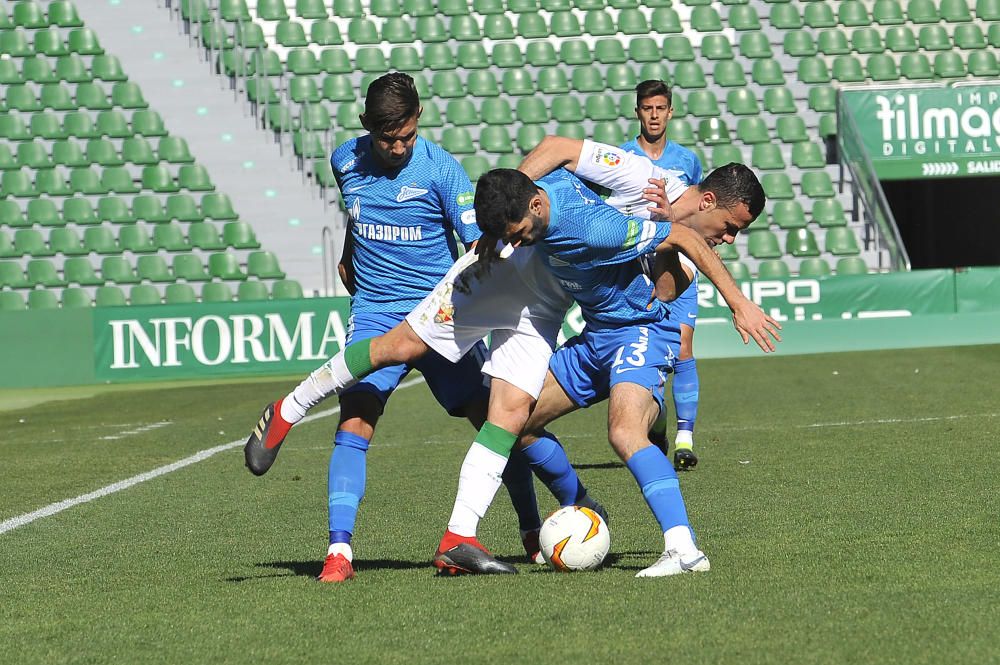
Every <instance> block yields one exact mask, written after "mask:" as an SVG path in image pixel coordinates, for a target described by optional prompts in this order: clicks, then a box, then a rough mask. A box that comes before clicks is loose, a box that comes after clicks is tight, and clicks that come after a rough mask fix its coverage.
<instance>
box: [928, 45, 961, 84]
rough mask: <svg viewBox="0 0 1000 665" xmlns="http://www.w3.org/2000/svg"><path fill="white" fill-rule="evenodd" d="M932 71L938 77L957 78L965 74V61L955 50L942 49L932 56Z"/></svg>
mask: <svg viewBox="0 0 1000 665" xmlns="http://www.w3.org/2000/svg"><path fill="white" fill-rule="evenodd" d="M934 73H935V74H936V75H937V76H938V77H940V78H959V77H963V76H965V74H966V70H965V61H964V59H963V58H962V56H961V55H960V54H959V53H956V52H955V51H942V52H941V53H938V54H937V55H936V56H934Z"/></svg>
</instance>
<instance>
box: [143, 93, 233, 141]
mask: <svg viewBox="0 0 1000 665" xmlns="http://www.w3.org/2000/svg"><path fill="white" fill-rule="evenodd" d="M248 84H249V83H248ZM132 131H133V132H135V133H136V134H138V135H140V136H145V137H147V138H149V137H153V136H166V135H167V130H166V128H164V126H163V118H161V117H160V114H159V113H157V112H156V111H151V110H148V109H143V110H141V111H136V112H135V113H133V114H132Z"/></svg>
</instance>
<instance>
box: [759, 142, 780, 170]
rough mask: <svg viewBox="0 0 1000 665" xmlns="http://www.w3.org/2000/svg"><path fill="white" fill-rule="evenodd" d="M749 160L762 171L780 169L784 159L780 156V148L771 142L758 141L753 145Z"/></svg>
mask: <svg viewBox="0 0 1000 665" xmlns="http://www.w3.org/2000/svg"><path fill="white" fill-rule="evenodd" d="M751 162H752V163H753V166H754V168H757V169H760V170H762V171H774V170H782V169H784V168H785V160H784V158H783V157H782V156H781V148H779V147H778V146H777V145H775V144H773V143H758V144H757V145H755V146H754V147H753V153H752V156H751Z"/></svg>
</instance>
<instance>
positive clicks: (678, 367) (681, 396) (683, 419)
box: [673, 358, 698, 432]
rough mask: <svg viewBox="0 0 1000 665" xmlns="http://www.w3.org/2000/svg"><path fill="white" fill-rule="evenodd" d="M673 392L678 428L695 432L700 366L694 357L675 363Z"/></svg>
mask: <svg viewBox="0 0 1000 665" xmlns="http://www.w3.org/2000/svg"><path fill="white" fill-rule="evenodd" d="M673 392H674V408H675V409H676V410H677V429H678V430H686V431H688V432H694V421H695V418H697V417H698V367H697V365H696V364H695V359H694V358H688V359H687V360H682V361H680V362H678V363H676V364H675V365H674V386H673Z"/></svg>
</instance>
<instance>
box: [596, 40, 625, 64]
mask: <svg viewBox="0 0 1000 665" xmlns="http://www.w3.org/2000/svg"><path fill="white" fill-rule="evenodd" d="M594 59H595V60H596V61H597V62H600V63H603V64H605V65H621V64H623V63H625V62H628V55H627V54H626V53H625V48H624V47H623V46H622V43H621V42H620V41H618V40H617V39H599V40H597V43H596V44H595V45H594Z"/></svg>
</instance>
